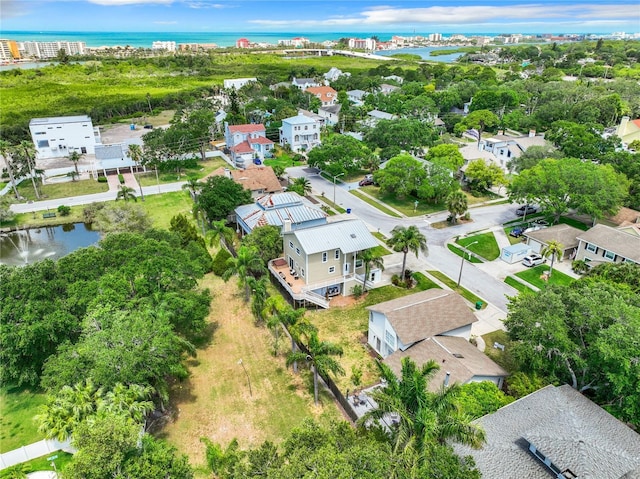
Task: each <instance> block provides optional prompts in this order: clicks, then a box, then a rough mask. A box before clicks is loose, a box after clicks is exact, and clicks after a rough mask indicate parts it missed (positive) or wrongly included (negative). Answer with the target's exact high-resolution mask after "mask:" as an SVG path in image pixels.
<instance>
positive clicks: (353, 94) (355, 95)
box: [347, 90, 367, 100]
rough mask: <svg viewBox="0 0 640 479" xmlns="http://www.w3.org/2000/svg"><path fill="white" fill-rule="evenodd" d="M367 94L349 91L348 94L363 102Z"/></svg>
mask: <svg viewBox="0 0 640 479" xmlns="http://www.w3.org/2000/svg"><path fill="white" fill-rule="evenodd" d="M366 94H367V92H366V91H364V90H349V91H348V92H347V96H352V97H354V98H357V99H358V100H362V97H364V96H365V95H366Z"/></svg>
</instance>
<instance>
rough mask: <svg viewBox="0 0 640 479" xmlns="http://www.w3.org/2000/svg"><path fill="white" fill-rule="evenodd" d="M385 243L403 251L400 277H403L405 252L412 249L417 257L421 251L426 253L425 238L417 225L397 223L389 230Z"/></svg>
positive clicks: (405, 260)
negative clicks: (389, 235)
mask: <svg viewBox="0 0 640 479" xmlns="http://www.w3.org/2000/svg"><path fill="white" fill-rule="evenodd" d="M387 244H388V245H389V246H391V247H392V248H393V250H394V251H397V252H400V251H401V252H402V253H404V256H403V258H402V278H403V279H404V273H405V270H406V269H405V266H406V264H407V253H409V251H413V252H414V253H415V254H416V258H417V257H418V253H419V252H420V251H422V252H423V253H424V254H427V253H428V251H429V250H428V248H427V238H426V237H425V236H424V235H423V234H422V233H420V230H419V229H418V227H417V226H414V225H411V226H408V227H407V226H401V225H398V226H396V227H395V228H393V229H392V230H391V238H389V239H388V240H387Z"/></svg>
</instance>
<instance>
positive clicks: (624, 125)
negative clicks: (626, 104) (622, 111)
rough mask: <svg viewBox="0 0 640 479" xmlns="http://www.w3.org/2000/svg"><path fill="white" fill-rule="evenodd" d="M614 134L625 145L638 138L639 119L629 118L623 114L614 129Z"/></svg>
mask: <svg viewBox="0 0 640 479" xmlns="http://www.w3.org/2000/svg"><path fill="white" fill-rule="evenodd" d="M616 135H617V136H618V137H620V139H621V140H622V143H624V144H625V145H628V144H629V143H631V142H632V141H635V140H640V119H638V120H631V119H630V118H629V117H628V116H623V117H622V120H620V124H619V125H618V129H617V130H616Z"/></svg>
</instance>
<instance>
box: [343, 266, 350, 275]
mask: <svg viewBox="0 0 640 479" xmlns="http://www.w3.org/2000/svg"><path fill="white" fill-rule="evenodd" d="M350 267H351V264H350V263H345V264H344V274H345V276H346V275H348V274H349V269H350Z"/></svg>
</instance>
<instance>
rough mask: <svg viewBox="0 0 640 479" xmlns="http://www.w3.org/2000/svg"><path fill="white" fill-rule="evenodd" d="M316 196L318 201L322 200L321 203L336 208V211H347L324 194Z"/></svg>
mask: <svg viewBox="0 0 640 479" xmlns="http://www.w3.org/2000/svg"><path fill="white" fill-rule="evenodd" d="M316 198H317V199H319V200H320V201H322V202H323V203H326V204H327V205H329V206H330V207H331V208H333V209H334V210H336V211H337V212H338V213H346V212H347V210H345V209H344V208H343V207H342V206H338V205H336V204H335V203H334V202H333V201H331V200H330V199H329V198H327V197H326V196H322V195H320V196H316Z"/></svg>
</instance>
